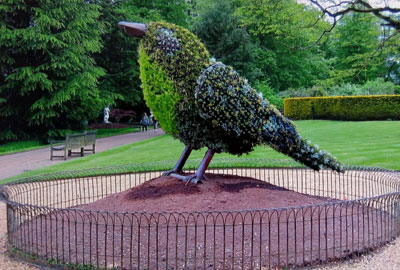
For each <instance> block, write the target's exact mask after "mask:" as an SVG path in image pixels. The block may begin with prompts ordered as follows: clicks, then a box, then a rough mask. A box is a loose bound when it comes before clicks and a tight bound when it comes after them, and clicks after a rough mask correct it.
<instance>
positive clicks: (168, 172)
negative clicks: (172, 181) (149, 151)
mask: <svg viewBox="0 0 400 270" xmlns="http://www.w3.org/2000/svg"><path fill="white" fill-rule="evenodd" d="M173 173H176V174H182V171H180V172H178V171H175V170H169V171H165V172H163V173H162V176H170V175H171V174H173Z"/></svg>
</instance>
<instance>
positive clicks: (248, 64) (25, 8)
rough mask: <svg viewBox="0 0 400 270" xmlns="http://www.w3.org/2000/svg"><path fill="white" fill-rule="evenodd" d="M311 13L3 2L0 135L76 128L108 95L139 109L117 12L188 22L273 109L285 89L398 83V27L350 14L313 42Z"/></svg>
mask: <svg viewBox="0 0 400 270" xmlns="http://www.w3.org/2000/svg"><path fill="white" fill-rule="evenodd" d="M318 16H319V11H318V10H316V9H315V8H313V7H311V6H310V5H304V4H299V3H297V2H296V1H295V0H259V1H253V0H221V1H212V0H174V1H168V0H152V1H141V0H118V1H114V0H101V1H100V0H90V1H86V0H68V1H67V0H58V1H50V0H32V1H18V0H6V1H1V2H0V127H1V128H0V143H1V142H6V141H14V140H21V139H40V140H42V141H46V140H47V139H48V137H59V136H63V135H64V134H65V133H67V132H71V131H72V130H76V131H80V130H81V129H84V128H85V124H86V123H87V122H93V121H99V119H101V115H102V110H103V108H104V107H105V106H107V105H108V106H111V108H119V109H125V110H134V111H135V112H136V115H141V114H142V112H143V111H145V110H147V108H146V105H145V103H144V100H143V94H142V90H141V87H140V85H141V82H140V80H139V65H138V53H137V51H138V40H136V39H134V38H131V37H129V36H127V35H125V34H124V33H123V32H122V31H120V29H118V27H117V22H118V21H121V20H127V21H137V22H150V21H161V20H164V21H167V22H171V23H175V24H178V25H181V26H184V27H187V28H189V29H190V30H192V31H193V32H195V33H196V34H197V35H198V36H199V37H200V38H201V39H202V41H203V42H204V44H205V45H206V47H207V49H208V50H209V52H210V54H211V56H214V57H215V58H217V60H219V61H222V62H224V63H225V64H227V65H231V66H233V67H234V68H235V69H236V70H237V71H238V72H239V74H241V75H242V76H244V77H246V78H248V79H249V82H250V84H251V86H252V87H254V88H255V89H257V90H258V91H260V92H262V93H263V95H264V97H266V98H267V99H268V100H269V101H270V102H271V103H272V104H274V105H276V106H277V108H279V109H281V110H283V98H284V97H287V96H289V97H294V96H331V95H371V94H394V93H397V94H398V93H400V90H399V88H398V85H399V83H400V46H399V44H400V35H395V34H396V32H395V29H393V28H389V27H387V26H385V23H383V22H382V21H381V20H380V19H378V18H377V17H375V16H373V15H371V14H360V13H351V12H350V13H348V14H346V15H345V16H344V17H343V19H342V20H340V21H339V23H338V25H337V26H336V28H334V29H333V31H332V32H330V33H328V34H325V35H324V36H323V37H322V39H321V40H320V42H316V41H317V40H318V39H319V37H320V36H321V34H322V32H323V30H324V29H327V28H328V27H327V26H328V22H326V21H324V20H317V18H318ZM382 40H385V43H384V44H383V43H382Z"/></svg>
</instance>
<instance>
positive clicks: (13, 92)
mask: <svg viewBox="0 0 400 270" xmlns="http://www.w3.org/2000/svg"><path fill="white" fill-rule="evenodd" d="M99 15H100V12H99V6H98V5H95V4H93V3H90V2H88V1H84V0H57V1H48V0H34V1H18V0H9V1H2V2H1V3H0V102H1V104H0V105H1V108H0V126H1V128H0V141H6V140H13V139H20V138H25V137H37V138H39V139H42V140H45V139H46V138H47V137H49V136H50V137H53V136H59V135H62V134H63V133H65V132H67V131H68V130H71V129H73V130H76V129H80V128H82V126H83V122H84V121H85V120H90V119H92V118H94V117H96V116H97V115H98V114H99V112H100V111H101V108H102V107H103V105H104V104H105V103H107V100H104V99H102V98H101V95H100V92H99V90H98V88H97V81H98V79H99V78H100V77H101V76H102V75H104V72H103V70H102V69H101V68H99V67H97V66H96V64H95V61H94V59H93V57H92V54H93V53H95V52H98V51H100V48H101V43H100V34H101V31H102V24H101V23H99V21H98V18H99Z"/></svg>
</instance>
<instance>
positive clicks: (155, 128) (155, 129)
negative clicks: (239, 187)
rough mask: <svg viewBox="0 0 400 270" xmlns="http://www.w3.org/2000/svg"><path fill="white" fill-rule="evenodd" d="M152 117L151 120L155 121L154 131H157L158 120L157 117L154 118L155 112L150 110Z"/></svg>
mask: <svg viewBox="0 0 400 270" xmlns="http://www.w3.org/2000/svg"><path fill="white" fill-rule="evenodd" d="M150 119H151V122H152V123H153V128H154V132H157V127H158V121H157V119H155V118H154V114H153V112H152V111H150Z"/></svg>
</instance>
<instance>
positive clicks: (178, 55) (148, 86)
mask: <svg viewBox="0 0 400 270" xmlns="http://www.w3.org/2000/svg"><path fill="white" fill-rule="evenodd" d="M140 55H141V56H140V59H141V60H140V61H141V64H142V61H143V63H144V62H145V61H147V63H144V64H145V66H147V68H146V69H143V68H141V73H140V76H141V79H142V82H143V91H144V93H145V96H146V97H145V99H146V102H147V104H148V105H149V107H150V108H151V109H152V110H153V112H154V115H155V116H156V118H157V119H158V120H159V121H160V124H161V126H162V127H163V128H164V126H166V127H167V130H166V131H167V132H169V133H171V134H172V135H174V136H175V137H177V138H179V139H181V140H182V141H183V142H185V143H188V144H189V143H191V144H192V145H194V147H195V148H201V147H203V145H202V143H201V142H200V141H198V140H197V139H196V138H198V137H201V136H198V135H197V134H200V133H202V132H203V131H202V130H201V128H200V127H199V126H198V125H191V124H190V123H192V122H193V121H192V119H194V118H196V117H198V116H196V113H197V110H196V109H195V108H194V106H195V105H194V103H195V102H194V95H193V92H194V89H195V87H196V81H197V78H198V77H199V76H200V74H201V73H202V71H203V70H204V69H205V68H206V67H207V66H208V65H209V63H210V61H209V58H210V55H209V53H208V51H207V49H206V48H205V47H204V45H203V44H202V43H201V42H200V40H199V39H198V38H197V37H196V36H195V35H194V34H192V33H191V32H189V31H188V30H186V29H184V28H181V27H179V26H176V25H173V24H169V23H164V22H157V23H149V24H147V31H146V35H145V36H144V37H143V38H142V40H141V43H140ZM142 55H147V57H146V56H142ZM150 66H153V67H151V68H150ZM148 69H151V70H152V72H153V75H152V76H154V78H156V77H157V78H166V77H165V76H167V77H168V78H169V81H170V82H172V83H173V86H172V84H170V85H169V86H168V87H167V88H164V86H163V85H162V84H163V83H166V80H163V79H161V80H162V82H163V83H162V84H160V83H159V81H158V80H159V79H149V78H148V76H149V75H147V74H146V71H147V70H148ZM167 84H168V83H167ZM176 94H177V95H179V101H178V100H176V97H177V96H175V95H176ZM167 95H174V97H169V98H167V97H166V96H167ZM160 96H163V98H162V99H163V102H164V105H165V106H159V107H157V106H155V107H154V108H153V107H152V105H151V104H153V100H151V99H154V100H156V99H158V98H160ZM170 100H171V101H173V102H175V103H170V104H167V103H168V102H169V101H170ZM184 104H189V105H184ZM190 104H193V106H192V105H190ZM168 105H169V106H170V107H171V109H168V110H167V109H166V108H165V107H166V106H168ZM163 114H167V115H168V116H165V117H164V116H162V115H163ZM174 120H178V121H176V123H175V124H173V122H174ZM168 127H170V128H168ZM178 129H179V130H184V131H183V132H178Z"/></svg>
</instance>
